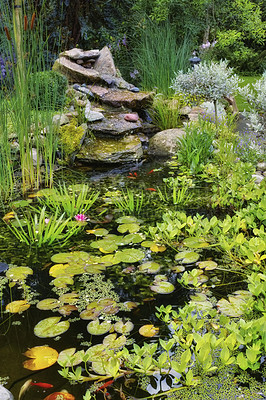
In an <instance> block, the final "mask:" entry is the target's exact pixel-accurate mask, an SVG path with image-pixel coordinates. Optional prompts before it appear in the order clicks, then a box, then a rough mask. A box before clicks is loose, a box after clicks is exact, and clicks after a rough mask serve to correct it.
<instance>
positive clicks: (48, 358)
mask: <svg viewBox="0 0 266 400" xmlns="http://www.w3.org/2000/svg"><path fill="white" fill-rule="evenodd" d="M24 356H26V357H28V358H30V360H26V361H24V362H23V367H24V368H27V369H30V370H31V371H38V370H40V369H44V368H48V367H50V366H51V365H53V364H55V363H56V361H57V358H58V352H57V351H56V350H55V349H53V348H52V347H49V346H36V347H32V348H31V349H28V350H27V351H26V352H25V353H24Z"/></svg>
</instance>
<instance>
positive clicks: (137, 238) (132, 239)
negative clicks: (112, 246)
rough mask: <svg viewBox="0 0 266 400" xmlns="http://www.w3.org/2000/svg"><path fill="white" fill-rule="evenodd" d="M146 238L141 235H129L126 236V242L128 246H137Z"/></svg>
mask: <svg viewBox="0 0 266 400" xmlns="http://www.w3.org/2000/svg"><path fill="white" fill-rule="evenodd" d="M144 238H145V236H143V235H142V234H140V233H129V234H128V235H126V236H124V241H125V242H126V244H129V243H134V244H136V243H140V242H142V241H143V239H144Z"/></svg>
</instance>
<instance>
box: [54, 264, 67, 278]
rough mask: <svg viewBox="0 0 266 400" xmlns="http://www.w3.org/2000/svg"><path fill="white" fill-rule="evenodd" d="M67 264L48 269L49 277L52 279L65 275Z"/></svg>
mask: <svg viewBox="0 0 266 400" xmlns="http://www.w3.org/2000/svg"><path fill="white" fill-rule="evenodd" d="M68 266H69V265H68V264H55V265H53V266H52V267H51V268H50V269H49V275H51V276H52V277H53V278H57V277H58V276H60V275H66V268H67V267H68Z"/></svg>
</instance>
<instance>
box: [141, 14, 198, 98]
mask: <svg viewBox="0 0 266 400" xmlns="http://www.w3.org/2000/svg"><path fill="white" fill-rule="evenodd" d="M190 52H191V44H190V41H189V40H188V39H187V38H185V39H184V40H183V42H181V43H180V40H179V38H178V37H177V35H176V31H175V29H174V27H173V26H172V25H171V23H170V22H169V21H165V22H162V23H161V24H160V25H159V26H158V24H157V23H156V22H154V21H152V20H148V19H147V20H146V23H145V29H144V30H143V32H142V35H141V37H140V40H139V43H138V45H137V46H136V48H135V52H134V60H135V64H134V66H135V68H136V70H137V71H138V73H139V77H140V81H141V86H142V88H143V89H146V90H147V89H148V90H156V91H157V92H159V93H163V94H164V95H165V96H167V95H169V94H171V93H173V90H172V89H171V88H170V84H171V81H172V79H173V78H174V73H175V71H177V70H179V69H183V70H185V71H186V70H187V69H188V66H189V65H188V59H189V55H190Z"/></svg>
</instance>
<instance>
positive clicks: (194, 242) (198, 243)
mask: <svg viewBox="0 0 266 400" xmlns="http://www.w3.org/2000/svg"><path fill="white" fill-rule="evenodd" d="M183 244H184V245H185V246H186V247H190V248H191V249H201V248H203V247H209V243H207V242H206V241H205V239H203V238H198V237H189V238H186V239H185V240H183Z"/></svg>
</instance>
